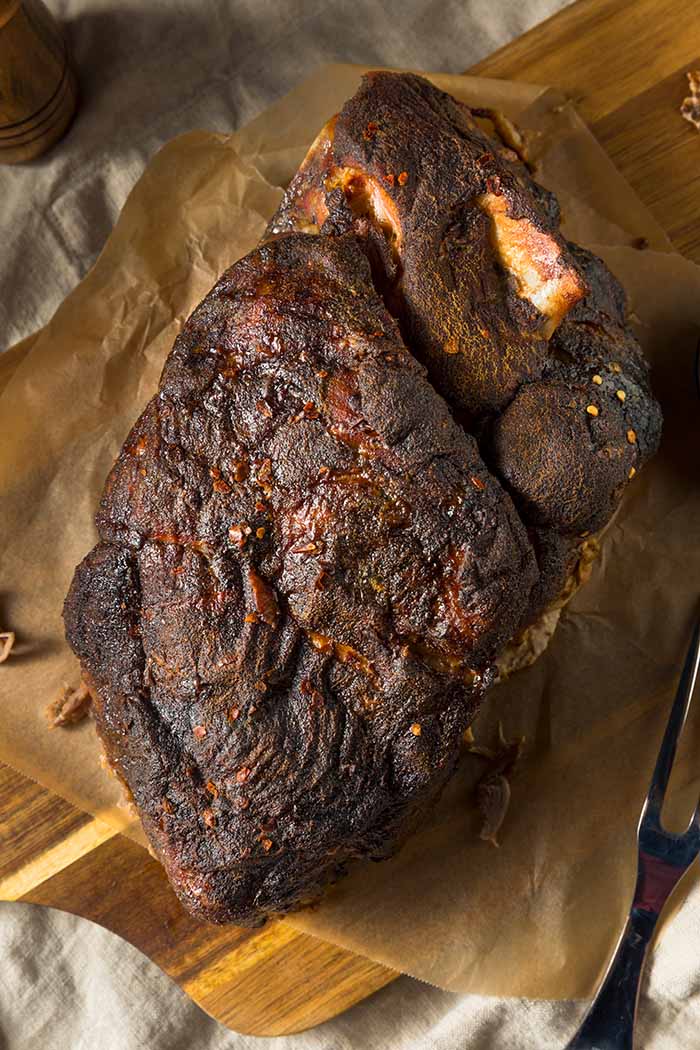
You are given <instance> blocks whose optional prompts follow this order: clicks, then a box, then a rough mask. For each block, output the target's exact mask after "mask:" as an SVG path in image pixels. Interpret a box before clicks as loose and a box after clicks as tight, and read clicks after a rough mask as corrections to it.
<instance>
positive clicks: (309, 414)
mask: <svg viewBox="0 0 700 1050" xmlns="http://www.w3.org/2000/svg"><path fill="white" fill-rule="evenodd" d="M303 412H304V415H305V416H306V418H307V419H318V417H319V411H318V409H317V408H316V405H315V404H314V403H313V401H307V402H306V404H305V405H304V408H303Z"/></svg>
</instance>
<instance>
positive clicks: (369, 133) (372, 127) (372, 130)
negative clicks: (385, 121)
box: [362, 120, 379, 142]
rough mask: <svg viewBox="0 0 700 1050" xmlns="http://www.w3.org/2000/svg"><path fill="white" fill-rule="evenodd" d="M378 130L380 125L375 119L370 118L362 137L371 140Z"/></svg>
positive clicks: (366, 140) (367, 140)
mask: <svg viewBox="0 0 700 1050" xmlns="http://www.w3.org/2000/svg"><path fill="white" fill-rule="evenodd" d="M378 131H379V125H378V124H377V123H375V121H373V120H370V122H369V124H368V125H367V127H366V128H365V130H364V131H363V132H362V138H363V139H364V140H365V142H371V141H372V139H373V138H374V136H375V135H376V134H377V132H378Z"/></svg>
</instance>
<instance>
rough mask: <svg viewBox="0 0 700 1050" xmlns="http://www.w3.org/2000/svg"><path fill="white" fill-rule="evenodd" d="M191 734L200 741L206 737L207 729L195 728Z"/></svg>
mask: <svg viewBox="0 0 700 1050" xmlns="http://www.w3.org/2000/svg"><path fill="white" fill-rule="evenodd" d="M192 732H193V733H194V735H195V736H196V738H197V740H202V738H203V737H205V736H206V735H207V728H206V726H195V727H194V729H193V730H192Z"/></svg>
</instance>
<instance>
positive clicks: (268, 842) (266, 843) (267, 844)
mask: <svg viewBox="0 0 700 1050" xmlns="http://www.w3.org/2000/svg"><path fill="white" fill-rule="evenodd" d="M260 845H261V846H262V848H263V849H264V850H265V852H266V853H269V852H270V850H271V849H272V839H261V840H260Z"/></svg>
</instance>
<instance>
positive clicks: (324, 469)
mask: <svg viewBox="0 0 700 1050" xmlns="http://www.w3.org/2000/svg"><path fill="white" fill-rule="evenodd" d="M330 469H331V468H330V467H319V468H318V472H319V474H329V473H330Z"/></svg>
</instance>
